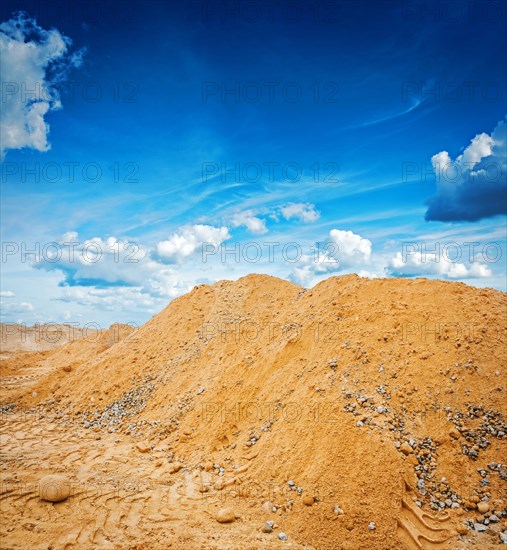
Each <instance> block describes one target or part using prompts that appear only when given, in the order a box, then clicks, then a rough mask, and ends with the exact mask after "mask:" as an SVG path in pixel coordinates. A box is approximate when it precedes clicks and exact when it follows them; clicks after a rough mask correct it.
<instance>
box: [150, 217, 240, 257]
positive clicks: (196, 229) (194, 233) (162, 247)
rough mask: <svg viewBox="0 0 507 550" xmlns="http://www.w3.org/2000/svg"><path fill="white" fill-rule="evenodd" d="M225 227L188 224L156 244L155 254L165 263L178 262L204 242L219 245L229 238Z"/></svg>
mask: <svg viewBox="0 0 507 550" xmlns="http://www.w3.org/2000/svg"><path fill="white" fill-rule="evenodd" d="M230 238H231V236H230V235H229V230H228V229H227V227H225V226H223V227H214V226H212V225H189V226H186V227H183V228H182V229H180V230H179V231H176V232H175V233H173V234H172V235H171V236H170V237H169V239H168V240H166V241H160V242H159V243H158V244H157V246H156V256H157V258H158V259H160V260H161V261H163V262H165V263H178V262H181V261H182V260H183V259H184V258H186V257H188V256H190V255H191V254H193V253H194V252H196V251H197V250H198V249H199V250H201V248H202V245H203V244H205V243H212V244H214V245H216V246H220V245H221V244H222V243H223V242H224V241H226V240H227V239H230Z"/></svg>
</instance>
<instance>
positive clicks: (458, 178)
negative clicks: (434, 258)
mask: <svg viewBox="0 0 507 550" xmlns="http://www.w3.org/2000/svg"><path fill="white" fill-rule="evenodd" d="M431 162H432V165H433V170H434V172H435V179H436V184H437V194H436V195H435V196H434V197H431V198H430V199H428V201H427V205H428V210H427V211H426V215H425V218H426V221H477V220H480V219H482V218H488V217H491V216H496V215H498V214H507V125H506V122H505V121H500V122H499V123H498V125H497V126H496V127H495V129H494V130H493V132H492V133H491V135H488V134H486V133H482V134H478V135H476V136H475V137H474V138H473V139H472V140H471V142H470V145H469V146H468V147H467V148H466V149H465V150H464V151H463V153H462V154H461V155H459V156H458V157H457V158H456V159H455V160H454V161H453V160H452V159H451V157H450V155H449V153H448V152H447V151H441V152H440V153H437V154H436V155H434V156H433V157H432V159H431Z"/></svg>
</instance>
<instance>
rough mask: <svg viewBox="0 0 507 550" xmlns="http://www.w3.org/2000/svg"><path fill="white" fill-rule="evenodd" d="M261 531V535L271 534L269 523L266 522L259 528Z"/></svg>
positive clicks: (271, 527) (271, 529) (271, 528)
mask: <svg viewBox="0 0 507 550" xmlns="http://www.w3.org/2000/svg"><path fill="white" fill-rule="evenodd" d="M261 531H262V532H263V533H272V532H273V525H272V524H271V522H269V521H266V523H265V524H264V525H263V526H262V527H261Z"/></svg>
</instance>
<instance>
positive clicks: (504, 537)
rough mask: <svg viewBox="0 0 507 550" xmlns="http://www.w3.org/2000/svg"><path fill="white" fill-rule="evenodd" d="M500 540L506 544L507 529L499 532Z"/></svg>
mask: <svg viewBox="0 0 507 550" xmlns="http://www.w3.org/2000/svg"><path fill="white" fill-rule="evenodd" d="M500 540H501V541H502V544H507V531H502V532H501V533H500Z"/></svg>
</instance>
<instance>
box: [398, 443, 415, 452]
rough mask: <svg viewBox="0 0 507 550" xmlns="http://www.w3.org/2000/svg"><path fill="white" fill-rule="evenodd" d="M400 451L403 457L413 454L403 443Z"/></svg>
mask: <svg viewBox="0 0 507 550" xmlns="http://www.w3.org/2000/svg"><path fill="white" fill-rule="evenodd" d="M400 451H401V452H402V453H403V454H404V455H409V454H411V453H412V452H413V449H412V447H411V446H410V445H409V444H408V443H407V442H406V441H405V443H403V444H402V446H401V447H400Z"/></svg>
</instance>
